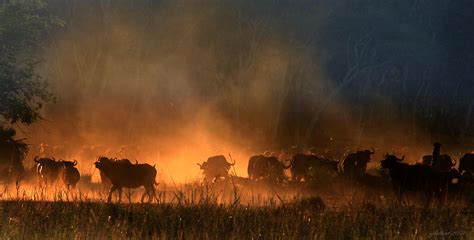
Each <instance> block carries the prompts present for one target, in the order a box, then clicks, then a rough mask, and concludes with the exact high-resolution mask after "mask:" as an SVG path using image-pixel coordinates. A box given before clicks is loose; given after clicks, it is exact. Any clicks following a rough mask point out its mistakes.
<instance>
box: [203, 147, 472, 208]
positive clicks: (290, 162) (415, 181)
mask: <svg viewBox="0 0 474 240" xmlns="http://www.w3.org/2000/svg"><path fill="white" fill-rule="evenodd" d="M440 147H441V144H439V143H435V144H434V150H433V154H432V155H427V156H423V158H422V159H423V161H422V163H416V164H408V163H405V157H397V156H395V155H393V154H386V155H385V156H384V159H383V160H381V161H380V162H379V163H380V168H379V169H377V172H379V173H380V175H381V176H375V175H371V174H369V173H368V171H367V170H368V164H369V162H371V156H372V155H373V154H374V153H375V150H374V149H367V150H358V151H355V152H352V153H346V154H345V156H343V157H341V158H340V159H339V160H334V159H331V158H329V157H324V156H318V155H316V154H314V153H309V154H302V153H296V154H294V155H293V156H292V157H291V158H286V159H279V158H278V157H276V156H274V155H275V154H274V155H271V154H262V155H254V156H251V157H250V159H249V161H248V166H247V174H248V181H245V182H246V183H248V182H250V183H252V182H253V183H257V182H267V183H272V184H274V185H277V186H282V187H284V186H289V185H290V184H293V186H294V184H302V183H303V182H305V183H316V184H318V183H319V184H320V185H324V184H331V183H332V182H333V181H334V180H337V179H339V180H341V181H350V182H354V183H356V184H359V185H358V186H365V187H369V188H370V187H373V186H377V187H378V189H381V188H387V187H390V186H391V188H392V190H393V193H394V195H395V196H396V199H397V200H398V201H403V200H404V199H405V196H406V195H407V194H406V193H408V192H412V193H416V195H422V196H425V199H426V200H427V203H430V202H432V201H433V200H437V201H439V203H440V204H443V203H445V202H446V201H447V199H448V196H454V197H458V196H465V194H466V193H468V194H470V195H469V196H470V197H471V198H472V189H473V185H474V178H473V175H474V154H471V153H467V154H465V155H464V156H463V157H461V158H460V160H459V167H458V169H455V168H454V167H455V165H456V161H455V160H454V159H453V158H452V157H450V156H449V155H446V154H440ZM216 158H218V159H219V162H217V161H215V159H216ZM233 164H235V163H232V164H231V163H228V162H227V161H226V159H225V157H224V156H222V155H221V156H215V157H211V158H209V159H208V160H207V161H205V162H204V163H202V164H200V166H201V169H202V170H203V175H204V180H205V181H204V182H206V183H215V182H217V181H225V180H228V179H232V177H234V178H235V179H242V178H241V177H237V176H231V174H229V172H228V170H229V166H232V165H233ZM204 166H205V167H204ZM203 167H204V168H203ZM286 169H288V173H285V170H286ZM241 182H242V181H241ZM383 183H386V184H387V186H385V185H383ZM381 186H382V187H381ZM373 189H376V188H373ZM463 194H464V195H463ZM471 201H472V199H471Z"/></svg>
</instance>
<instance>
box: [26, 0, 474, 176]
mask: <svg viewBox="0 0 474 240" xmlns="http://www.w3.org/2000/svg"><path fill="white" fill-rule="evenodd" d="M472 5H473V3H472V2H471V1H447V0H434V1H422V0H413V1H403V2H401V1H383V2H380V1H375V0H361V1H349V0H341V1H331V0H320V1H205V2H202V1H199V2H192V1H151V0H149V1H146V0H135V1H131V0H128V1H126V0H123V1H122V0H121V1H111V0H100V1H96V0H94V1H93V0H67V1H59V0H57V1H56V0H51V1H49V6H50V7H51V8H52V9H53V10H54V13H55V14H56V15H58V16H59V17H61V18H62V19H63V20H64V21H65V22H66V26H65V27H64V28H62V29H59V30H58V31H56V32H55V33H54V34H52V35H51V36H50V37H49V39H47V41H48V45H47V46H48V47H46V48H45V49H43V50H42V55H43V60H44V62H43V63H42V65H41V69H40V72H41V74H42V75H43V76H45V77H46V78H47V79H48V80H49V82H50V85H51V87H52V91H53V93H54V94H55V95H56V96H57V99H58V100H57V103H55V104H48V105H47V106H46V107H45V109H44V117H45V119H46V120H44V121H42V122H41V123H38V124H35V125H34V126H33V127H32V128H28V129H27V130H25V131H24V133H25V134H26V135H27V136H28V137H29V140H28V142H29V143H30V144H31V145H32V146H38V145H39V144H41V143H44V144H50V145H55V146H59V145H60V146H66V148H67V149H69V150H68V151H69V152H68V153H67V154H66V155H67V157H76V155H78V154H79V152H80V151H81V149H82V148H83V147H84V146H104V147H103V149H104V150H101V151H103V152H104V154H105V153H106V152H107V150H106V149H107V148H114V149H117V148H120V147H121V146H127V147H129V148H133V149H139V150H136V153H135V154H132V155H133V157H134V158H137V159H138V160H140V161H147V162H153V163H156V164H157V166H158V167H159V168H161V169H163V171H164V172H166V171H171V172H174V173H173V174H174V176H175V177H176V175H177V174H175V173H176V171H178V172H179V174H178V175H182V176H183V177H182V178H184V176H195V175H196V174H198V173H199V168H198V167H197V166H195V163H196V162H200V161H203V160H205V159H206V158H207V157H209V156H211V155H216V154H224V155H226V156H227V154H228V153H232V156H233V157H234V158H236V159H237V161H238V164H237V165H240V166H238V168H239V169H237V171H238V172H240V173H242V174H243V175H244V174H245V169H246V161H247V159H248V156H249V155H250V154H253V153H258V152H262V151H265V150H276V149H284V148H288V147H291V146H295V145H296V146H300V147H302V148H309V147H312V146H316V147H319V148H337V147H348V146H349V147H376V148H384V149H389V150H390V149H392V150H393V149H400V148H404V147H408V148H409V150H411V151H412V152H417V153H419V154H424V153H430V151H431V147H432V146H431V144H432V143H433V142H434V141H441V142H443V143H445V146H446V148H445V149H446V151H451V152H453V151H458V150H459V151H461V149H462V150H464V151H466V150H472V149H471V148H470V146H472V145H471V144H472V143H473V139H472V136H473V134H474V131H473V130H474V124H473V121H472V117H473V116H472V109H473V103H474V102H473V101H474V98H473V97H472V93H473V90H474V82H473V80H472V76H473V74H474V64H473V63H474V61H473V60H474V59H473V58H474V46H473V45H472V44H471V43H472V42H474V41H473V40H474V30H473V29H472V22H474V15H472V10H473V9H474V8H473V6H472ZM394 151H395V150H394ZM137 152H141V155H139V154H138V153H137ZM32 154H34V151H33V152H32ZM415 155H416V154H415ZM416 156H418V155H416ZM414 158H416V157H414ZM93 160H94V159H87V160H83V163H84V165H86V164H85V163H87V164H90V163H92V161H93ZM417 160H418V159H412V160H411V161H412V162H414V161H417ZM191 164H192V165H191ZM84 165H83V166H84ZM83 168H85V169H89V168H87V167H85V166H84V167H83ZM91 171H92V170H91ZM159 172H160V171H159ZM173 174H170V175H173ZM176 178H179V177H176Z"/></svg>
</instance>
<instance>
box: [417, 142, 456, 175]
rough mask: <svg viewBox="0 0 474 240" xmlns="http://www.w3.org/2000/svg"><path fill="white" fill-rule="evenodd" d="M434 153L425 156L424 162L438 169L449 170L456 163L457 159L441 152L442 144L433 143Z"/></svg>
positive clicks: (441, 170)
mask: <svg viewBox="0 0 474 240" xmlns="http://www.w3.org/2000/svg"><path fill="white" fill-rule="evenodd" d="M433 146H434V148H433V154H432V155H425V156H423V164H424V165H426V166H430V167H431V168H433V169H434V170H436V171H440V172H449V171H451V169H452V168H453V167H454V166H455V165H456V161H455V160H454V159H452V158H451V157H450V156H449V155H447V154H441V144H440V143H438V142H436V143H434V144H433Z"/></svg>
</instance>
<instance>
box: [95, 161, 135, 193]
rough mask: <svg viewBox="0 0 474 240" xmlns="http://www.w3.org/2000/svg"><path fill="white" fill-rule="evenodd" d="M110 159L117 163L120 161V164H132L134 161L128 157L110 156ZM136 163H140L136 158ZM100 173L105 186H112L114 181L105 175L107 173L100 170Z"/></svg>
mask: <svg viewBox="0 0 474 240" xmlns="http://www.w3.org/2000/svg"><path fill="white" fill-rule="evenodd" d="M109 160H112V161H114V162H115V163H118V164H124V165H132V162H131V161H130V160H128V159H117V158H109ZM135 164H138V161H136V160H135ZM99 174H100V182H101V183H102V184H103V185H104V186H107V187H110V186H111V185H112V181H110V179H109V178H107V176H105V174H104V173H103V172H102V171H100V173H99Z"/></svg>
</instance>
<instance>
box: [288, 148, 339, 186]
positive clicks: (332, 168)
mask: <svg viewBox="0 0 474 240" xmlns="http://www.w3.org/2000/svg"><path fill="white" fill-rule="evenodd" d="M338 170H339V163H338V162H336V161H333V160H330V159H326V158H322V157H317V156H315V155H307V154H296V155H294V156H293V158H292V160H291V177H292V180H293V181H301V180H303V179H304V180H305V181H309V180H311V178H313V177H315V176H314V175H315V174H317V173H320V174H325V175H326V174H329V175H334V174H336V173H337V172H338Z"/></svg>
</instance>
